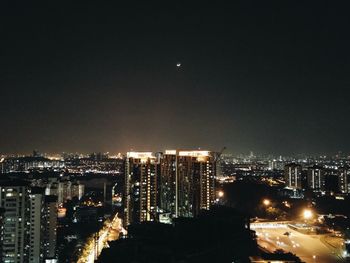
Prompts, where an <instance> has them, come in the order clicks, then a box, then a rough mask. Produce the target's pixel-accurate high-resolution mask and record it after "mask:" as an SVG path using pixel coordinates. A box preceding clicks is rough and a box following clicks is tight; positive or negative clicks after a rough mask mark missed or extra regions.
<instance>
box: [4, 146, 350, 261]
mask: <svg viewBox="0 0 350 263" xmlns="http://www.w3.org/2000/svg"><path fill="white" fill-rule="evenodd" d="M349 167H350V157H349V156H346V155H344V154H342V153H338V154H337V155H334V156H318V157H315V156H312V157H311V156H302V155H301V156H297V157H285V156H278V157H274V156H259V155H255V154H254V153H253V152H251V153H249V154H248V155H232V154H229V153H228V150H227V149H226V148H225V147H224V148H222V150H221V151H216V152H215V151H208V150H202V149H200V150H173V149H172V150H164V151H159V152H151V151H149V152H145V151H142V152H135V151H132V152H127V153H125V154H124V153H118V154H115V155H112V154H110V153H92V154H88V155H86V154H77V153H75V154H67V153H63V154H55V155H49V154H43V153H40V152H38V151H33V153H32V154H31V155H28V156H25V155H24V156H20V155H17V156H14V155H11V156H6V155H3V156H2V158H1V171H2V173H1V177H0V189H1V190H0V193H1V195H0V204H1V208H2V210H1V217H0V218H1V220H0V222H1V236H2V238H1V243H0V249H1V250H0V251H1V261H2V262H47V263H49V262H50V263H51V262H79V263H90V262H91V263H92V262H95V261H96V262H114V260H115V258H118V259H119V260H120V261H121V262H164V260H165V259H166V260H167V261H168V262H199V261H203V260H209V259H210V261H211V260H213V261H214V260H219V261H220V262H277V261H278V262H313V261H315V262H345V261H346V260H347V259H348V256H349V255H350V254H349V253H350V232H349V227H350V221H349V219H348V217H349V216H350V213H349V210H348V207H349V202H350V198H349V193H350V168H349ZM189 244H192V245H189ZM273 260H275V261H273Z"/></svg>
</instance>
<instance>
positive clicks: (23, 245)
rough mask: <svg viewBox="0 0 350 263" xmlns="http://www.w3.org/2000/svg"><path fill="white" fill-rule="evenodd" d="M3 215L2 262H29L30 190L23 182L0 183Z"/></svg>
mask: <svg viewBox="0 0 350 263" xmlns="http://www.w3.org/2000/svg"><path fill="white" fill-rule="evenodd" d="M0 207H2V208H3V209H4V210H5V211H4V213H3V225H2V236H1V239H2V242H1V243H2V244H1V245H2V247H1V249H0V250H1V251H2V255H1V258H0V262H11V263H12V262H13V263H21V262H29V249H30V243H29V226H30V221H29V220H28V219H29V215H30V214H29V213H30V210H29V188H28V185H27V184H26V183H24V182H22V181H4V182H1V183H0Z"/></svg>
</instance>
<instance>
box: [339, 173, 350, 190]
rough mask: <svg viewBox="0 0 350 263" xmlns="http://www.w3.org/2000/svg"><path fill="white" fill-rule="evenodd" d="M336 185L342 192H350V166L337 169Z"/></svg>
mask: <svg viewBox="0 0 350 263" xmlns="http://www.w3.org/2000/svg"><path fill="white" fill-rule="evenodd" d="M338 187H339V192H340V193H342V194H349V193H350V168H349V167H341V168H339V169H338Z"/></svg>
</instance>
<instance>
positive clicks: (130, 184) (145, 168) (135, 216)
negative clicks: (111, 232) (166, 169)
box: [124, 152, 160, 226]
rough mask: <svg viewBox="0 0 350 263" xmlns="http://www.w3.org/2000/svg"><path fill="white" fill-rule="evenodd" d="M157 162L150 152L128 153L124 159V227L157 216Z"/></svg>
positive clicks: (151, 219) (153, 218)
mask: <svg viewBox="0 0 350 263" xmlns="http://www.w3.org/2000/svg"><path fill="white" fill-rule="evenodd" d="M159 167H160V166H159V161H158V158H157V157H156V156H155V155H154V154H153V153H152V152H128V153H127V156H126V159H125V191H124V195H125V196H124V225H125V226H128V225H130V224H132V223H139V222H143V221H154V220H155V217H156V216H157V215H156V213H157V206H158V201H157V199H158V198H157V196H158V190H157V181H158V177H159V173H160V171H159Z"/></svg>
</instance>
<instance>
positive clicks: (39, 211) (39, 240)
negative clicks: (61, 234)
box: [26, 188, 45, 263]
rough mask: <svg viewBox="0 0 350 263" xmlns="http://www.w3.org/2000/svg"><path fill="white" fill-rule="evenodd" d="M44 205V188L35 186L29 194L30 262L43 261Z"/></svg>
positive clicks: (37, 262)
mask: <svg viewBox="0 0 350 263" xmlns="http://www.w3.org/2000/svg"><path fill="white" fill-rule="evenodd" d="M43 206H44V189H42V188H34V189H31V190H30V194H29V210H30V217H29V218H28V219H27V220H26V221H27V222H29V223H30V224H29V263H40V262H43V258H44V255H43V253H42V252H43V238H44V234H45V233H44V231H43V229H42V227H41V226H42V216H43Z"/></svg>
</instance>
